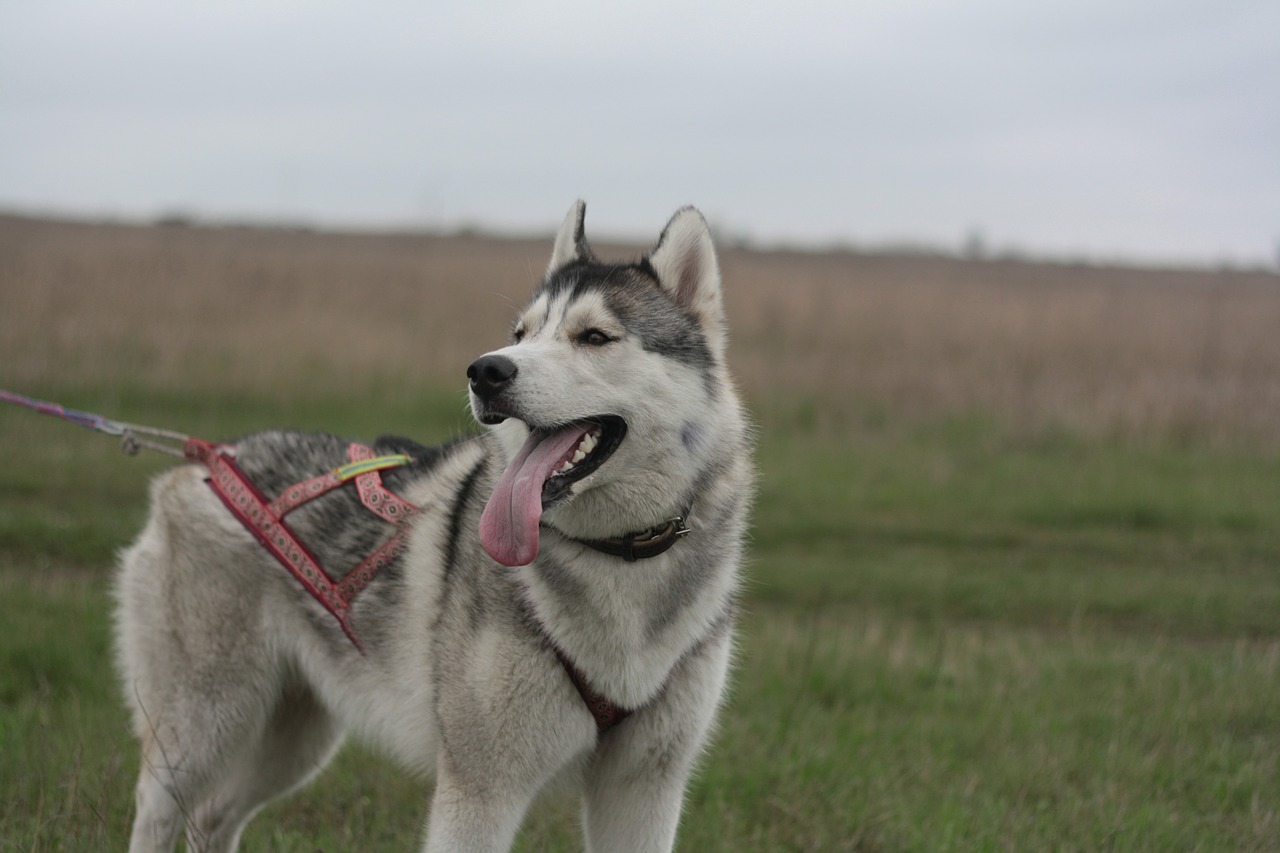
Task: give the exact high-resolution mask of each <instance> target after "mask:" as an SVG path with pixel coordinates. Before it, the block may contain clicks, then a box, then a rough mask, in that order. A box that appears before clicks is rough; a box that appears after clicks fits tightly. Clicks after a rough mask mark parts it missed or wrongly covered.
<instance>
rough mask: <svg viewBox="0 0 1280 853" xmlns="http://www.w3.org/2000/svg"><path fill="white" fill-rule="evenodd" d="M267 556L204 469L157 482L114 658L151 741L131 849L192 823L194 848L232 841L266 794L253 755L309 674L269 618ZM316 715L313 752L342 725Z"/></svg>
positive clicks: (125, 587) (133, 555)
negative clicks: (280, 643) (295, 665)
mask: <svg viewBox="0 0 1280 853" xmlns="http://www.w3.org/2000/svg"><path fill="white" fill-rule="evenodd" d="M262 560H263V555H262V554H261V552H260V550H259V549H258V546H257V545H256V543H254V542H253V541H252V540H251V539H250V538H249V537H248V536H247V534H245V533H244V531H243V530H242V529H240V528H239V527H238V526H236V523H235V521H234V519H230V518H229V517H228V516H227V513H226V512H225V510H224V509H223V508H222V506H221V504H220V503H219V502H218V500H217V498H216V496H214V495H213V493H212V492H211V491H210V490H209V489H208V487H207V486H205V485H204V483H203V482H202V478H201V472H200V471H199V470H198V469H195V468H194V467H189V468H181V469H177V470H175V471H173V472H171V473H170V474H168V475H166V476H164V477H162V478H160V479H159V480H158V481H157V482H156V484H155V486H154V488H153V491H152V512H151V517H150V519H149V520H148V523H147V526H146V528H145V529H144V530H143V533H142V535H141V536H140V537H139V539H138V541H137V542H136V543H135V544H134V545H133V546H132V547H131V548H129V550H128V551H126V552H125V554H124V555H123V559H122V561H121V571H120V573H119V575H118V577H117V584H116V596H117V600H118V607H117V612H116V647H117V657H118V661H119V664H120V669H121V674H122V676H123V680H124V688H125V695H126V697H127V699H128V701H129V703H130V704H131V705H132V706H133V712H134V713H133V717H134V730H135V732H136V733H137V734H138V736H139V739H140V741H141V742H142V746H143V754H142V766H141V769H140V771H139V776H138V785H137V809H138V812H137V817H136V820H135V824H134V830H133V836H132V841H131V848H130V849H131V851H133V853H143V851H166V853H167V852H168V851H172V850H173V847H174V844H175V843H176V836H177V834H179V833H180V832H181V828H182V825H183V824H184V823H185V824H186V826H187V828H188V831H189V833H188V834H189V838H190V839H191V841H192V844H191V845H190V846H191V847H192V848H193V849H194V850H200V851H204V850H207V849H230V848H231V847H232V846H233V845H234V843H235V839H236V836H237V835H238V833H239V828H240V826H242V825H243V823H244V822H245V820H247V818H248V816H249V815H250V814H252V811H253V810H254V809H255V808H256V807H257V805H258V804H259V803H260V802H261V801H262V799H265V796H266V795H263V794H261V793H260V792H257V791H255V790H254V789H253V787H252V786H249V785H248V784H247V782H246V780H245V771H244V769H243V768H244V766H245V762H246V755H247V754H250V753H249V751H250V750H254V749H257V748H259V747H260V746H261V745H262V744H263V743H265V742H268V741H271V742H274V740H273V738H272V737H271V736H270V735H267V734H265V733H267V732H269V731H272V730H273V726H274V725H275V721H276V719H277V708H278V706H280V705H281V703H282V701H283V698H282V697H285V696H292V695H293V694H292V693H290V689H291V688H290V685H294V684H296V683H297V682H298V676H297V675H296V674H294V673H293V671H292V668H291V667H290V666H289V664H288V663H287V661H285V660H284V659H282V656H281V654H280V652H279V651H278V650H277V649H276V646H275V643H274V642H273V641H272V638H271V635H270V633H269V631H268V630H267V623H266V622H265V621H264V619H263V608H264V606H265V605H264V603H263V602H264V598H265V596H266V595H267V589H266V585H265V582H264V581H263V578H264V577H266V576H267V575H265V573H263V572H262V571H261V570H260V566H261V565H262ZM308 695H309V694H308ZM309 701H310V702H311V703H312V704H314V700H309ZM285 704H286V705H287V704H288V703H285ZM302 704H304V705H305V704H307V703H306V702H303V703H302ZM303 716H304V717H307V716H308V715H306V714H304V715H303ZM311 717H312V718H313V719H319V720H320V721H321V722H320V723H315V724H311V725H301V726H299V729H300V730H305V731H307V732H311V733H314V732H317V731H319V732H320V733H321V735H319V736H315V740H317V741H321V742H323V749H315V750H312V753H313V758H312V762H311V763H312V764H314V763H315V762H316V761H317V760H318V759H315V758H314V755H315V754H317V753H325V751H326V750H329V749H331V748H332V745H333V742H334V740H335V739H336V737H337V736H336V735H335V734H333V732H332V726H330V725H329V724H328V722H327V715H321V716H319V717H316V716H315V715H311ZM273 751H274V750H273ZM326 754H327V753H326ZM285 766H286V765H285V763H284V762H281V763H280V764H279V767H280V768H281V769H283V768H284V767H285ZM290 778H295V779H296V778H297V777H296V775H290ZM280 784H282V783H277V786H278V785H280ZM286 787H287V786H286ZM277 789H278V787H277ZM231 790H238V791H240V792H242V793H241V794H240V795H238V796H229V795H228V791H231ZM245 790H248V791H249V792H250V793H249V794H245V793H243V791H245ZM250 794H252V796H251V795H250ZM224 804H225V805H224Z"/></svg>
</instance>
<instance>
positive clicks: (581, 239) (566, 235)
mask: <svg viewBox="0 0 1280 853" xmlns="http://www.w3.org/2000/svg"><path fill="white" fill-rule="evenodd" d="M586 218H587V203H586V202H585V201H583V200H582V199H578V200H577V201H575V202H574V203H573V207H571V208H569V213H568V214H567V215H566V216H565V218H564V222H562V223H560V230H559V231H558V232H556V242H555V245H554V246H553V247H552V248H551V262H550V263H549V264H547V275H551V274H552V273H553V272H555V271H556V270H558V269H560V268H561V267H562V266H564V265H565V264H568V263H572V262H573V261H589V260H592V259H594V257H595V256H594V255H592V254H591V247H590V246H588V245H587V232H586V228H585V225H584V222H585V220H586Z"/></svg>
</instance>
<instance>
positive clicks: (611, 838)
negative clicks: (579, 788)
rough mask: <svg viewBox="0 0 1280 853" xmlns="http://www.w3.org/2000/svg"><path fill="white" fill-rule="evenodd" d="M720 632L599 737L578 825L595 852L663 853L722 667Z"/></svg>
mask: <svg viewBox="0 0 1280 853" xmlns="http://www.w3.org/2000/svg"><path fill="white" fill-rule="evenodd" d="M729 648H730V642H729V637H728V635H727V633H726V634H725V635H724V636H722V637H720V638H717V639H713V640H711V641H709V642H708V643H707V644H705V645H703V646H702V647H701V648H699V649H697V650H696V651H694V652H693V653H691V654H690V655H689V656H688V657H687V658H686V659H685V660H683V661H682V662H681V663H680V664H679V665H678V666H677V667H676V669H675V670H674V671H673V672H672V673H671V676H670V678H669V679H668V682H667V684H666V686H665V687H664V689H663V691H662V693H661V695H660V696H659V697H658V698H657V699H655V700H654V701H653V702H652V703H651V704H649V705H647V706H645V707H644V708H641V709H640V710H638V711H636V712H635V713H634V714H633V715H632V716H631V717H629V718H628V719H626V720H625V721H623V722H622V723H621V724H620V725H619V726H618V727H617V728H616V729H613V730H611V731H608V732H606V733H605V734H604V735H603V736H602V737H601V738H600V743H599V746H598V747H597V750H596V753H595V755H593V756H592V758H591V761H590V763H589V764H588V766H587V770H586V778H585V782H586V785H585V788H584V791H583V823H584V825H585V830H586V837H587V849H588V850H590V851H595V853H606V851H607V853H615V851H628V852H629V853H668V851H670V850H671V849H672V848H673V847H674V845H675V838H676V829H677V828H678V826H679V823H680V808H681V804H682V803H683V800H684V789H685V786H686V784H688V781H689V776H690V774H691V773H692V770H693V765H694V762H695V761H696V759H697V757H698V754H699V752H700V751H701V750H702V746H703V744H704V743H705V742H706V739H707V734H708V733H709V731H710V730H711V726H712V721H713V719H714V717H715V712H716V708H717V706H718V705H719V703H720V696H721V693H722V692H723V689H724V683H725V676H726V674H727V671H728V666H729Z"/></svg>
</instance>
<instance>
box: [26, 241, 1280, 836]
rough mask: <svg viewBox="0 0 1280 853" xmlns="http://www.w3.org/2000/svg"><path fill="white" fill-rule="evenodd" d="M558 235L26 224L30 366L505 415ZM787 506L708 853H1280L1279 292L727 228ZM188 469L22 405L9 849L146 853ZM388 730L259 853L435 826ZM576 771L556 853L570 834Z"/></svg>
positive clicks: (745, 331) (751, 606)
mask: <svg viewBox="0 0 1280 853" xmlns="http://www.w3.org/2000/svg"><path fill="white" fill-rule="evenodd" d="M546 251H547V244H544V242H542V241H536V242H523V241H503V242H499V241H488V240H484V239H481V238H455V239H445V238H428V237H415V236H409V235H404V236H398V237H397V236H359V235H324V234H305V233H295V232H271V231H245V230H239V229H174V228H157V229H145V228H127V227H121V226H96V227H89V226H78V225H65V224H55V223H39V222H30V221H23V220H3V219H0V387H6V388H10V389H12V390H17V391H20V392H23V393H28V394H32V395H35V396H43V397H48V398H53V399H57V400H59V401H60V402H63V403H65V404H67V405H70V406H74V407H77V408H84V409H89V410H92V411H99V412H103V413H106V414H109V415H110V416H112V417H118V418H121V419H125V420H133V421H138V422H144V423H157V424H163V425H166V426H171V427H173V428H175V429H179V430H183V431H186V432H190V433H194V434H199V435H203V436H209V437H222V436H230V435H235V434H237V433H241V432H245V431H250V430H253V429H258V428H262V427H266V426H280V425H286V426H297V427H303V428H323V429H330V430H334V431H339V432H343V433H347V434H351V435H353V436H357V437H366V438H367V437H371V436H373V435H375V434H377V433H380V432H384V431H391V432H400V433H405V434H409V435H413V436H415V437H417V438H419V439H421V440H424V441H431V440H436V439H442V438H444V437H446V436H448V435H450V434H454V433H456V432H458V431H460V430H465V429H469V428H470V425H469V418H468V416H467V415H466V412H465V398H464V395H463V393H462V383H461V382H458V381H456V378H457V377H458V376H459V375H460V373H461V371H462V369H463V368H464V367H465V365H466V363H467V362H468V361H469V358H470V357H471V356H473V355H475V354H476V353H478V352H481V351H483V350H485V349H488V348H490V347H491V346H493V345H495V344H496V343H497V342H498V341H499V340H500V339H501V337H502V334H503V332H502V330H503V329H505V325H506V322H507V320H508V317H509V313H510V306H511V305H512V304H513V303H518V302H519V300H520V299H521V298H522V294H523V292H524V291H526V290H527V288H528V287H529V283H530V280H531V278H535V277H536V276H537V274H538V272H539V271H540V269H541V266H542V264H543V262H544V261H545V256H546ZM724 262H725V263H724V266H725V272H726V279H727V283H726V287H727V295H728V299H729V308H730V314H731V323H732V328H733V331H734V333H735V337H734V341H735V344H734V350H733V353H732V359H733V362H734V364H735V365H737V366H738V367H739V368H740V369H739V373H740V375H741V378H742V381H743V385H744V387H745V389H746V390H747V392H748V396H749V398H750V399H751V401H752V406H753V408H754V409H755V411H756V412H757V417H758V420H759V432H760V454H759V456H760V458H759V461H760V467H761V471H762V480H761V492H760V499H759V504H758V509H757V514H756V519H757V523H756V532H755V535H754V545H753V556H752V563H751V566H750V570H749V576H750V582H749V589H748V594H747V597H746V601H745V605H746V606H745V611H746V612H745V614H744V619H743V623H742V629H743V630H742V642H741V653H740V664H739V667H738V669H737V674H736V676H735V679H734V690H733V696H732V700H731V702H730V704H729V705H728V707H727V709H726V712H725V714H724V718H723V725H722V731H721V733H720V736H719V738H718V739H717V741H716V743H715V746H714V748H713V749H712V750H711V751H710V752H709V754H708V755H707V757H706V760H705V761H704V763H703V766H702V771H701V773H700V775H699V777H698V781H697V783H696V785H695V786H694V787H693V789H692V790H691V792H690V795H689V799H688V803H687V808H686V814H685V819H684V822H683V824H682V830H681V848H682V849H684V850H734V851H737V850H753V851H754V850H760V851H775V850H777V851H813V850H824V851H825V850H885V851H896V850H988V849H1010V850H1028V849H1046V848H1049V849H1075V850H1099V849H1117V850H1175V849H1178V850H1181V849H1203V850H1250V849H1256V850H1271V849H1278V848H1280V442H1278V441H1277V440H1276V431H1275V428H1276V426H1277V425H1280V335H1276V334H1275V330H1276V329H1280V280H1278V279H1277V278H1276V277H1275V276H1267V275H1264V274H1261V273H1249V274H1243V273H1224V272H1217V271H1215V272H1195V271H1152V270H1115V269H1101V268H1091V267H1068V266H1061V265H1059V266H1037V265H1034V264H1027V263H1023V262H1014V261H1004V262H992V263H972V262H961V261H954V260H947V259H943V258H913V257H898V258H894V257H888V256H880V257H868V256H857V255H812V256H810V255H800V254H787V253H773V254H766V253H760V254H757V253H750V252H745V251H740V250H735V251H730V252H727V253H726V255H725V258H724ZM165 464H166V461H165V460H164V459H162V458H155V457H148V456H145V455H144V456H140V457H137V458H133V459H130V458H126V457H124V456H123V455H122V454H120V453H119V452H118V451H115V450H114V449H113V448H112V446H111V442H110V440H108V439H106V438H103V437H101V436H95V435H92V434H89V433H87V432H84V431H81V430H78V429H77V428H75V427H72V426H69V425H64V424H61V423H58V422H56V421H53V420H51V419H47V418H43V417H41V416H38V415H35V414H31V413H27V412H22V411H18V410H0V638H2V639H0V849H3V850H5V851H8V850H13V851H51V850H76V851H80V850H116V849H120V848H121V847H122V846H123V843H124V840H125V838H126V837H127V833H128V825H129V820H130V813H131V808H132V804H131V800H132V786H133V778H134V774H135V773H136V770H137V764H136V762H137V759H136V756H135V753H134V747H133V744H132V742H131V740H130V737H129V735H128V729H127V725H126V719H125V714H124V712H123V709H122V705H121V702H120V698H119V695H118V687H117V685H116V682H115V679H114V676H113V673H112V671H111V665H110V656H109V637H110V602H109V597H108V592H107V590H108V578H109V575H110V562H111V558H112V554H113V552H114V550H115V549H117V548H119V547H120V546H121V545H123V544H124V543H125V542H127V541H128V539H129V538H130V536H131V535H132V534H133V533H134V532H136V530H137V529H138V526H139V525H140V522H141V519H142V515H143V512H144V510H145V494H146V483H147V479H148V477H149V476H150V475H151V474H152V473H154V472H156V471H159V470H162V469H163V468H164V467H165ZM428 790H429V783H423V782H420V781H417V780H413V779H410V778H407V777H405V776H403V775H402V774H401V773H399V771H397V770H395V769H393V768H392V767H391V766H389V765H387V764H386V763H384V762H383V761H381V760H380V759H378V758H377V757H375V756H372V755H370V754H367V753H365V752H363V751H361V750H359V749H355V748H353V749H349V750H348V751H346V752H344V754H343V755H342V756H341V757H340V758H339V760H338V762H337V763H336V765H335V766H334V767H333V768H331V769H330V771H329V772H328V773H326V774H325V775H324V776H323V777H322V778H321V779H320V780H319V781H318V782H317V783H316V784H315V785H314V786H313V787H311V788H309V789H308V790H307V791H306V792H304V793H303V794H301V795H299V796H297V797H294V798H292V799H289V800H287V801H285V802H282V803H278V804H276V805H274V806H272V807H270V809H269V810H268V811H266V812H264V813H263V814H262V815H261V816H259V818H258V819H257V820H256V821H255V822H254V823H253V824H252V825H251V827H250V830H249V832H248V833H247V835H246V840H245V849H247V850H272V851H303V850H306V851H314V850H325V851H330V853H332V851H346V850H362V851H366V850H369V851H373V850H403V849H412V847H413V846H414V843H415V842H414V840H415V838H416V837H417V834H418V832H419V830H420V826H421V821H422V818H423V816H424V814H425V803H426V801H427V797H428ZM575 824H576V805H575V803H573V801H572V800H571V799H570V798H567V797H564V796H559V795H551V796H550V797H548V799H547V800H546V801H545V802H544V803H542V804H540V805H539V806H538V807H537V808H536V809H535V810H534V812H533V813H532V814H531V816H530V820H529V823H528V825H527V828H526V831H525V832H524V834H523V835H522V837H521V841H520V849H521V850H526V851H535V850H539V851H540V850H572V849H578V848H579V846H580V842H579V839H578V834H577V829H576V825H575Z"/></svg>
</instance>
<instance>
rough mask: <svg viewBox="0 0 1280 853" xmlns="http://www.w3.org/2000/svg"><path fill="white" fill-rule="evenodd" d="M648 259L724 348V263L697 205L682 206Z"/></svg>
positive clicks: (715, 345) (664, 284)
mask: <svg viewBox="0 0 1280 853" xmlns="http://www.w3.org/2000/svg"><path fill="white" fill-rule="evenodd" d="M646 260H647V261H648V262H649V266H650V267H651V268H652V269H653V271H654V273H655V274H656V275H657V276H658V282H659V284H661V285H662V287H663V289H664V290H666V291H667V293H668V294H670V296H671V298H672V299H674V300H675V302H676V304H677V305H679V306H680V307H681V308H684V309H685V310H686V311H688V312H689V313H691V314H693V316H694V317H696V318H697V319H698V322H699V323H701V324H702V328H703V330H704V332H705V333H706V335H707V340H708V342H709V343H710V344H711V345H712V347H713V348H714V349H715V350H716V351H722V350H723V349H724V326H725V322H724V302H723V300H722V299H721V296H720V264H719V263H718V262H717V261H716V248H715V245H714V244H713V243H712V242H711V229H710V228H708V227H707V220H705V219H703V218H702V214H701V213H699V212H698V210H697V208H694V207H682V208H680V209H679V210H677V211H676V214H675V216H673V217H671V221H670V222H668V223H667V227H666V228H664V229H662V236H661V237H659V238H658V245H656V246H654V247H653V251H651V252H650V253H649V255H648V256H647V258H646Z"/></svg>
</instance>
